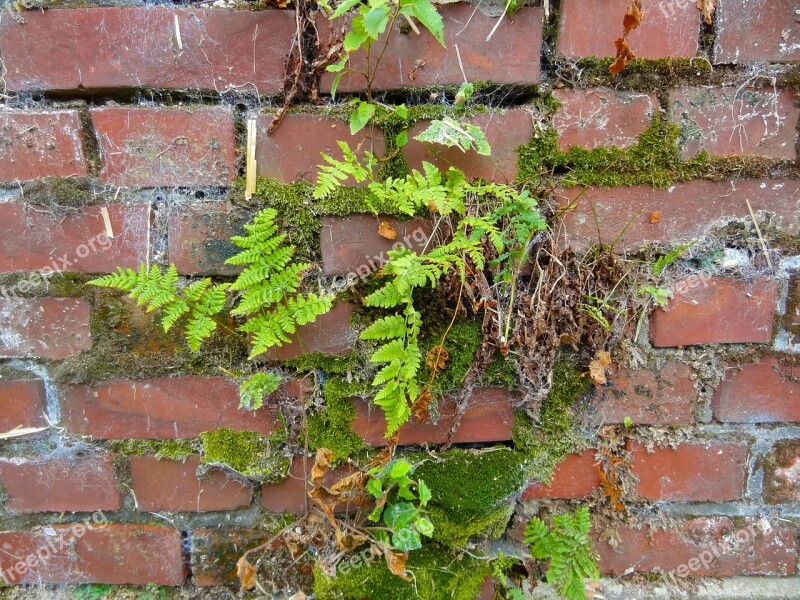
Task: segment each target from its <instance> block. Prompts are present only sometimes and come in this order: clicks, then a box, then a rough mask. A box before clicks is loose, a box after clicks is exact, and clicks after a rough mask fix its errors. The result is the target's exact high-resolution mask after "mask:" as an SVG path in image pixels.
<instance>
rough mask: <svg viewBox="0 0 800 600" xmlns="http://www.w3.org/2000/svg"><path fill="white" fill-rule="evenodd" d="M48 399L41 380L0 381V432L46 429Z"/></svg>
mask: <svg viewBox="0 0 800 600" xmlns="http://www.w3.org/2000/svg"><path fill="white" fill-rule="evenodd" d="M45 410H46V398H45V389H44V382H43V381H42V380H40V379H31V380H14V381H0V431H11V430H12V429H16V428H17V427H46V426H47V421H46V420H45V418H44V413H45Z"/></svg>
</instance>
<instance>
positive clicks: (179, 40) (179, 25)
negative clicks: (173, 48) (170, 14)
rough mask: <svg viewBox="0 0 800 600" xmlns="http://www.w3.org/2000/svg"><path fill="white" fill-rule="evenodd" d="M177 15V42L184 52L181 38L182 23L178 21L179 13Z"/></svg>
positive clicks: (179, 48)
mask: <svg viewBox="0 0 800 600" xmlns="http://www.w3.org/2000/svg"><path fill="white" fill-rule="evenodd" d="M174 16H175V42H176V43H177V44H178V50H180V51H181V52H183V40H182V39H181V24H180V22H179V21H178V15H174Z"/></svg>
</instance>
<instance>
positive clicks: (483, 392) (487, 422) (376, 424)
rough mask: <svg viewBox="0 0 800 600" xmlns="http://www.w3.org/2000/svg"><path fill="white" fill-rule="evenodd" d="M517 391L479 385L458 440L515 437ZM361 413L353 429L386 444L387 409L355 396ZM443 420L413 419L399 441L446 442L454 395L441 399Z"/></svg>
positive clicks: (373, 442) (455, 438) (369, 441)
mask: <svg viewBox="0 0 800 600" xmlns="http://www.w3.org/2000/svg"><path fill="white" fill-rule="evenodd" d="M513 399H514V396H513V394H511V393H510V392H508V391H507V390H503V389H499V388H476V389H475V390H474V391H473V392H472V395H471V397H470V399H469V406H468V408H467V410H466V412H465V413H464V416H463V417H462V418H461V423H460V425H459V427H458V429H457V430H456V433H455V435H454V436H453V439H452V442H453V443H456V444H464V443H478V442H502V441H506V440H510V439H511V430H512V428H513V427H514V408H513V406H512V400H513ZM353 403H354V404H355V407H356V413H357V415H358V416H357V417H356V420H355V421H353V431H355V432H356V433H357V434H358V436H359V437H361V438H362V439H363V440H364V442H365V443H367V444H369V445H371V446H385V445H386V438H384V433H385V432H386V420H385V419H384V417H383V411H382V410H380V409H379V408H377V407H375V406H372V405H370V404H368V403H367V402H365V401H363V400H358V399H353ZM438 410H439V420H438V422H437V423H436V424H434V423H431V422H430V421H427V422H424V423H420V422H418V421H417V420H416V419H412V420H411V421H409V422H408V423H406V424H405V425H404V426H403V427H401V428H400V441H399V444H400V445H401V446H403V445H410V444H423V443H428V444H442V443H444V442H446V441H447V434H448V433H449V431H450V429H451V427H452V426H453V424H454V419H455V412H456V404H455V402H454V401H453V400H452V399H450V398H444V399H442V400H441V401H440V402H439V407H438Z"/></svg>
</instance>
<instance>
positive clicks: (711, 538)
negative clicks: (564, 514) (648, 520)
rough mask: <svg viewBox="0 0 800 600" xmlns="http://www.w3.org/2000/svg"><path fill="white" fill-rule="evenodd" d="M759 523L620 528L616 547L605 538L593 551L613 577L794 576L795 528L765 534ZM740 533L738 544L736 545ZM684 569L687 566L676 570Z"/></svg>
mask: <svg viewBox="0 0 800 600" xmlns="http://www.w3.org/2000/svg"><path fill="white" fill-rule="evenodd" d="M757 523H758V521H757V520H755V519H746V520H745V524H744V525H743V526H742V527H737V526H736V525H734V523H733V521H732V520H731V519H729V518H728V517H703V518H698V519H692V520H690V521H686V523H685V524H684V525H683V527H681V528H679V529H677V530H667V531H663V530H659V531H651V530H649V529H648V528H647V527H644V528H642V529H633V528H631V527H618V528H616V536H618V537H617V539H618V544H616V546H617V547H616V548H612V546H611V545H610V544H609V542H608V540H607V539H604V540H602V541H601V540H599V539H595V543H594V547H595V549H596V550H597V551H598V553H599V554H600V560H599V565H600V569H601V571H602V572H603V573H605V574H608V575H614V576H622V575H623V574H624V575H627V574H629V573H631V572H635V573H651V572H654V571H667V572H674V573H676V574H678V575H679V576H680V575H683V574H684V573H685V572H686V571H688V572H689V573H691V574H694V575H700V576H713V577H731V576H734V575H779V576H786V575H793V574H794V573H795V572H796V566H795V560H796V557H797V548H796V546H795V540H794V533H793V532H792V530H791V529H789V528H786V527H782V526H780V525H777V524H773V525H772V527H771V528H770V529H769V530H766V531H762V527H760V526H759V525H758V524H757ZM763 529H766V527H764V528H763ZM742 531H744V532H745V533H741V532H742ZM737 533H738V534H739V541H738V543H734V542H735V537H734V536H735V535H736V534H737ZM745 534H746V535H747V538H746V539H745V537H744V536H745ZM616 536H615V537H616ZM728 536H730V537H728ZM597 537H598V536H595V538H597ZM723 538H726V540H727V543H726V541H723ZM703 560H704V561H705V562H704V563H703V562H702V561H703ZM689 561H693V562H692V564H691V565H689ZM682 565H686V567H685V568H684V569H681V570H680V571H677V569H678V568H679V567H681V566H682ZM688 567H692V569H691V570H689V569H688ZM695 567H696V568H695Z"/></svg>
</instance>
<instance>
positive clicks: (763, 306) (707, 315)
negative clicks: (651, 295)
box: [650, 276, 778, 347]
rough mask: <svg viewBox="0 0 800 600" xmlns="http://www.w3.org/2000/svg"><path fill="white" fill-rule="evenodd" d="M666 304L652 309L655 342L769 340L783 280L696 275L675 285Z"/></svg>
mask: <svg viewBox="0 0 800 600" xmlns="http://www.w3.org/2000/svg"><path fill="white" fill-rule="evenodd" d="M672 293H673V297H672V299H671V300H670V301H669V303H668V304H667V308H666V310H664V309H661V308H657V309H655V310H654V311H653V312H652V313H651V314H650V340H651V341H652V343H653V345H654V346H659V347H665V346H691V345H694V344H715V343H719V344H735V343H747V342H754V343H757V342H762V343H764V342H769V341H770V339H771V338H772V326H773V321H774V316H775V315H774V313H775V303H776V301H777V298H778V282H777V281H775V280H772V279H765V278H761V279H756V280H754V281H749V282H748V281H741V280H738V279H727V278H723V277H709V276H705V277H700V276H690V277H688V278H686V279H683V280H681V281H679V282H678V283H676V284H675V285H674V286H673V287H672Z"/></svg>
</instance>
